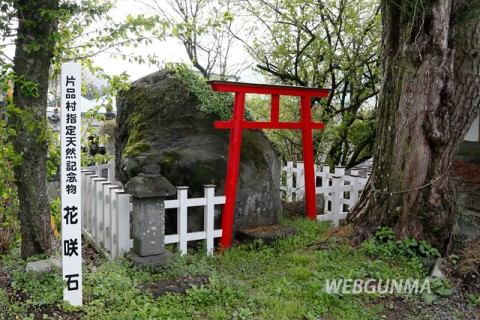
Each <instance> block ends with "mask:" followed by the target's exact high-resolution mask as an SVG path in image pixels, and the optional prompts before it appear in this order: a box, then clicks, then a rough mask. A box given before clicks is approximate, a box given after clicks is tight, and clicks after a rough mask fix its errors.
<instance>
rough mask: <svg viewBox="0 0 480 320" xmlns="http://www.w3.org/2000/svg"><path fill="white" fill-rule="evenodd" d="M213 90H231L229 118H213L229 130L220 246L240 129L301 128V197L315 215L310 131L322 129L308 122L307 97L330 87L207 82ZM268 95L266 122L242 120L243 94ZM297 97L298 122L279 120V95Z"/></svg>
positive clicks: (226, 241)
mask: <svg viewBox="0 0 480 320" xmlns="http://www.w3.org/2000/svg"><path fill="white" fill-rule="evenodd" d="M207 82H208V84H210V86H211V87H212V90H213V91H221V92H234V93H235V102H234V104H233V119H232V120H229V121H215V128H217V129H231V130H232V131H231V132H230V148H229V151H228V165H227V178H226V182H225V196H226V198H227V199H226V202H225V205H224V207H223V213H222V230H223V233H222V238H221V239H220V245H221V246H222V248H229V247H230V243H231V238H232V227H233V218H234V209H235V197H236V193H237V180H238V169H239V166H240V145H241V143H242V129H300V130H302V147H303V161H304V166H305V199H306V212H307V216H308V217H309V218H310V219H312V220H315V219H316V218H317V207H316V196H315V169H314V160H313V138H312V130H315V129H318V130H322V129H323V128H324V124H323V123H321V122H313V121H312V113H311V98H312V97H318V98H326V97H328V95H329V94H330V91H331V90H328V89H315V88H307V87H293V86H278V85H263V84H250V83H242V82H230V81H207ZM247 93H253V94H269V95H271V96H272V105H271V106H272V109H271V114H270V121H269V122H251V121H246V120H244V114H245V95H246V94H247ZM281 95H284V96H296V97H300V108H301V109H300V122H280V120H279V114H280V96H281Z"/></svg>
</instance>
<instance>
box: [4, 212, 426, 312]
mask: <svg viewBox="0 0 480 320" xmlns="http://www.w3.org/2000/svg"><path fill="white" fill-rule="evenodd" d="M287 223H288V224H290V225H294V226H296V227H297V230H298V231H299V232H298V234H297V235H295V236H290V237H288V238H285V239H283V240H280V241H278V242H277V243H276V244H275V245H273V246H263V245H261V244H255V245H245V246H241V247H238V248H232V249H229V250H227V251H226V252H225V253H224V254H217V255H214V256H212V257H207V256H205V255H203V254H191V255H187V256H186V257H183V258H179V259H178V260H177V262H176V263H175V264H174V265H173V266H172V267H171V268H168V269H167V270H164V271H162V272H161V273H151V272H148V271H138V270H137V269H135V268H134V267H133V266H132V265H131V264H130V263H129V262H128V261H127V260H124V259H120V260H119V261H115V262H112V261H104V262H103V263H101V264H100V265H99V266H98V267H94V266H91V265H87V266H85V268H84V280H83V281H84V283H83V290H84V294H83V296H84V306H83V307H81V308H73V307H71V306H67V305H66V304H64V303H63V302H62V289H61V272H60V271H55V272H51V273H50V274H47V275H35V274H33V273H25V272H23V270H24V264H25V263H24V262H23V261H21V260H20V259H19V258H18V254H11V255H10V256H8V257H4V259H3V263H4V266H3V267H4V268H5V270H6V271H7V272H8V273H9V274H10V276H11V278H12V287H13V290H14V291H15V292H19V291H21V292H23V294H24V295H25V296H26V298H25V299H24V301H22V302H18V301H16V300H15V299H13V298H12V297H9V298H8V301H7V304H6V310H4V314H5V313H6V314H7V315H8V317H9V318H12V319H15V318H16V317H19V319H28V315H30V318H32V319H33V314H34V313H35V310H44V309H45V308H56V309H58V310H60V312H64V313H66V314H70V316H72V315H74V314H75V313H74V312H81V317H82V319H315V318H316V317H317V316H321V318H322V319H378V318H379V315H380V313H381V311H382V308H383V307H382V306H381V305H376V304H375V303H372V301H374V300H375V299H376V297H375V296H374V295H368V294H350V295H334V294H328V293H326V292H325V289H324V287H325V281H326V279H339V278H351V279H355V278H360V279H366V278H377V279H402V278H407V277H410V278H421V279H422V278H424V277H425V274H424V273H423V271H422V269H421V266H420V264H419V263H418V261H414V262H412V261H411V260H410V261H409V259H404V258H401V257H398V256H397V257H388V258H381V257H377V258H375V259H373V258H372V257H371V256H369V255H368V253H367V250H366V249H364V248H362V247H359V248H353V247H351V246H350V245H349V244H348V243H346V241H344V240H343V239H339V238H333V237H329V236H327V234H326V230H327V229H328V226H327V224H325V223H317V222H311V221H309V220H306V219H298V220H295V221H289V222H287ZM319 243H322V245H321V246H316V245H317V244H319ZM182 275H207V276H208V277H209V282H208V284H207V285H205V286H202V287H195V288H193V289H190V290H189V291H188V292H187V294H186V295H179V294H169V295H167V296H164V297H162V298H160V299H154V298H153V297H152V296H151V295H150V294H148V293H146V292H142V291H140V290H139V289H138V285H139V284H141V283H146V282H151V281H155V280H158V279H161V278H169V277H177V276H182ZM46 319H48V317H46Z"/></svg>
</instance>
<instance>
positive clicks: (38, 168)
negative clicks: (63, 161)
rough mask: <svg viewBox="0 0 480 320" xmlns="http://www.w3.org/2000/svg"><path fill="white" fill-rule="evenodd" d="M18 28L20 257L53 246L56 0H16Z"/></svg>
mask: <svg viewBox="0 0 480 320" xmlns="http://www.w3.org/2000/svg"><path fill="white" fill-rule="evenodd" d="M15 9H16V12H17V19H18V29H17V34H18V36H17V39H16V46H15V58H14V67H13V70H14V72H15V87H14V94H13V102H14V104H15V105H16V106H17V107H18V109H19V110H21V111H20V112H18V113H12V115H13V117H12V119H11V121H12V123H13V124H14V128H15V129H16V135H15V136H14V137H13V145H14V147H15V151H16V153H17V154H19V155H21V156H22V164H21V165H18V166H16V167H15V179H16V183H17V187H18V196H19V200H20V208H19V209H20V211H19V218H20V222H21V226H22V228H21V233H22V249H21V250H22V251H21V252H22V257H24V258H25V257H29V256H31V255H33V254H36V253H39V252H45V251H48V250H49V249H50V243H51V241H50V233H51V230H50V205H49V201H48V194H47V185H46V183H47V170H46V161H47V150H48V144H47V135H46V126H47V124H46V120H45V115H46V109H47V93H48V80H49V71H50V63H51V60H52V58H53V53H54V46H55V41H54V38H53V35H54V34H55V33H56V31H57V26H58V20H57V16H56V15H55V14H52V13H55V12H56V10H57V9H58V0H18V1H16V2H15Z"/></svg>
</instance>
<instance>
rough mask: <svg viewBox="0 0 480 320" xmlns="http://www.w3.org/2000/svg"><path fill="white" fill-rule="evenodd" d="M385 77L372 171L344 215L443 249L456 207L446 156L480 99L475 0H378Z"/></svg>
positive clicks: (362, 230)
mask: <svg viewBox="0 0 480 320" xmlns="http://www.w3.org/2000/svg"><path fill="white" fill-rule="evenodd" d="M382 15H383V16H382V23H383V35H382V36H383V46H382V50H383V51H382V64H383V82H382V88H381V96H380V105H379V111H378V127H377V135H376V138H377V146H376V151H375V155H374V163H373V172H372V177H371V179H370V183H369V184H368V186H367V188H366V190H365V192H364V193H363V195H362V197H361V199H360V201H359V203H358V204H357V206H356V207H355V208H353V210H352V211H351V212H350V214H349V215H348V217H347V219H348V220H349V221H350V222H352V223H353V224H354V226H355V234H356V236H357V240H358V241H363V240H364V239H365V238H368V237H370V236H371V235H372V234H373V233H374V232H375V229H376V228H377V227H378V226H389V227H393V228H394V231H395V235H396V236H397V238H403V237H405V236H413V237H416V238H418V239H426V240H427V241H428V242H429V243H431V244H434V245H435V246H436V247H437V248H439V249H441V250H443V251H445V250H446V249H447V247H448V243H449V239H450V236H451V232H452V227H453V223H454V218H455V214H456V202H455V196H454V190H453V188H452V185H451V184H450V180H449V171H450V164H451V162H452V160H453V157H454V155H455V153H456V151H457V149H458V147H459V145H460V143H461V142H462V140H463V137H464V136H465V134H466V132H467V130H468V128H469V126H470V124H471V123H472V121H473V120H474V119H475V117H476V115H477V114H478V112H479V103H480V41H479V37H480V2H479V1H477V0H463V1H460V0H430V1H415V0H404V1H391V0H382Z"/></svg>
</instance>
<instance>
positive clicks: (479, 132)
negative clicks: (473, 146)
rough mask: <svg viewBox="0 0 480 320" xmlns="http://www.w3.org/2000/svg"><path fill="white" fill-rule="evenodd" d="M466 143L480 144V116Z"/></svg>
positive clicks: (474, 122) (469, 132)
mask: <svg viewBox="0 0 480 320" xmlns="http://www.w3.org/2000/svg"><path fill="white" fill-rule="evenodd" d="M465 141H475V142H480V115H479V116H478V117H477V119H475V121H473V123H472V126H471V127H470V130H469V131H468V133H467V135H466V136H465Z"/></svg>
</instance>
